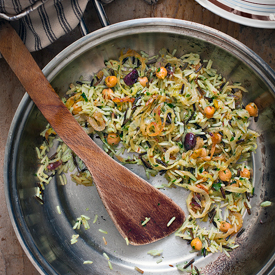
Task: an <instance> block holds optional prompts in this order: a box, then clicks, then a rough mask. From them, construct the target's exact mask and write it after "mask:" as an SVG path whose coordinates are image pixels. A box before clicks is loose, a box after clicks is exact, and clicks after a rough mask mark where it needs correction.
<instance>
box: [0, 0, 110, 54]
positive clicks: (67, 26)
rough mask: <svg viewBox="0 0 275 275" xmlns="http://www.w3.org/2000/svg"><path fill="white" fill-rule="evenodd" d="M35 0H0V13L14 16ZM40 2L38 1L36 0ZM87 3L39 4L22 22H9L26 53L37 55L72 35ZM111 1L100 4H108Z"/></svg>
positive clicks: (68, 0)
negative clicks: (66, 35) (27, 50)
mask: <svg viewBox="0 0 275 275" xmlns="http://www.w3.org/2000/svg"><path fill="white" fill-rule="evenodd" d="M36 1H37V0H0V13H3V14H7V15H9V16H11V15H18V14H20V13H21V12H23V11H25V10H26V9H28V7H30V6H33V5H34V4H35V3H36ZM40 1H41V0H40ZM88 1H89V0H42V2H43V4H42V5H40V6H39V7H38V8H37V9H35V10H33V11H31V12H30V13H29V14H27V15H26V16H24V17H23V18H21V19H19V20H16V21H12V22H11V25H12V26H13V27H14V28H15V29H16V31H17V32H18V34H19V35H20V37H21V39H22V40H23V42H24V43H25V45H26V46H27V48H28V49H29V51H38V50H40V49H42V48H44V47H46V46H48V45H49V44H51V43H53V42H54V41H55V40H57V39H58V38H59V37H61V36H62V35H64V34H66V33H69V32H70V31H72V30H73V29H74V28H75V27H76V26H77V25H78V23H79V21H80V19H81V17H82V15H83V13H84V11H85V8H86V6H87V3H88ZM111 1H112V0H102V2H103V3H104V2H105V3H110V2H111Z"/></svg>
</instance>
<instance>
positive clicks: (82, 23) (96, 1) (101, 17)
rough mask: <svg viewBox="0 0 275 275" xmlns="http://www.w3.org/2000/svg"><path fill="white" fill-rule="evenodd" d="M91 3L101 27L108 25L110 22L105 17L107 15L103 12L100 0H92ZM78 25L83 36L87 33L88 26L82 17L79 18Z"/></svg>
mask: <svg viewBox="0 0 275 275" xmlns="http://www.w3.org/2000/svg"><path fill="white" fill-rule="evenodd" d="M93 4H94V7H95V10H96V13H97V16H98V18H99V21H100V23H101V25H102V27H107V26H108V25H110V22H109V20H108V18H107V15H106V13H105V10H104V8H103V5H102V3H101V1H99V0H93ZM79 27H80V31H81V34H82V35H83V36H85V35H87V34H88V33H89V30H88V28H87V26H86V24H85V21H84V19H83V17H82V18H81V20H80V22H79Z"/></svg>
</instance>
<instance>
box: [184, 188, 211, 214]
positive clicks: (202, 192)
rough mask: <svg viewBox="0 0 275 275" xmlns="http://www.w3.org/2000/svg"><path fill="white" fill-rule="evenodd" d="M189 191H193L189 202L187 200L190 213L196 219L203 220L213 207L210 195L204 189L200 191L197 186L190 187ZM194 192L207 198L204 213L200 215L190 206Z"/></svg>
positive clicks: (188, 199)
mask: <svg viewBox="0 0 275 275" xmlns="http://www.w3.org/2000/svg"><path fill="white" fill-rule="evenodd" d="M188 189H189V190H190V191H191V192H190V194H189V195H188V197H187V200H186V203H187V208H188V211H189V213H190V214H191V215H192V216H193V217H194V218H196V219H198V218H203V217H204V216H205V215H206V214H207V213H208V211H209V209H210V206H211V200H210V197H209V195H208V194H207V192H205V191H204V190H203V189H200V188H198V187H196V186H189V187H188ZM194 192H196V193H200V194H202V195H203V196H204V198H205V206H204V209H203V211H202V213H200V214H198V213H196V212H194V211H193V209H192V208H191V206H190V203H191V201H192V198H193V193H194Z"/></svg>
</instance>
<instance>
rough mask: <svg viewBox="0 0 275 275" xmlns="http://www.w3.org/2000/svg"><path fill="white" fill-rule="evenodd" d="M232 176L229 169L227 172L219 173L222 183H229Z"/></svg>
mask: <svg viewBox="0 0 275 275" xmlns="http://www.w3.org/2000/svg"><path fill="white" fill-rule="evenodd" d="M231 176H232V173H231V171H230V170H229V169H228V168H227V169H225V170H221V171H220V172H219V178H220V179H221V180H222V181H229V180H230V179H231Z"/></svg>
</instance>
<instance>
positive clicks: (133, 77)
mask: <svg viewBox="0 0 275 275" xmlns="http://www.w3.org/2000/svg"><path fill="white" fill-rule="evenodd" d="M138 77H139V75H138V71H137V70H136V69H133V70H132V71H131V72H130V73H128V74H127V75H126V76H125V77H124V79H123V80H124V82H125V84H126V85H128V86H131V85H133V84H135V83H136V82H137V80H138Z"/></svg>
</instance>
